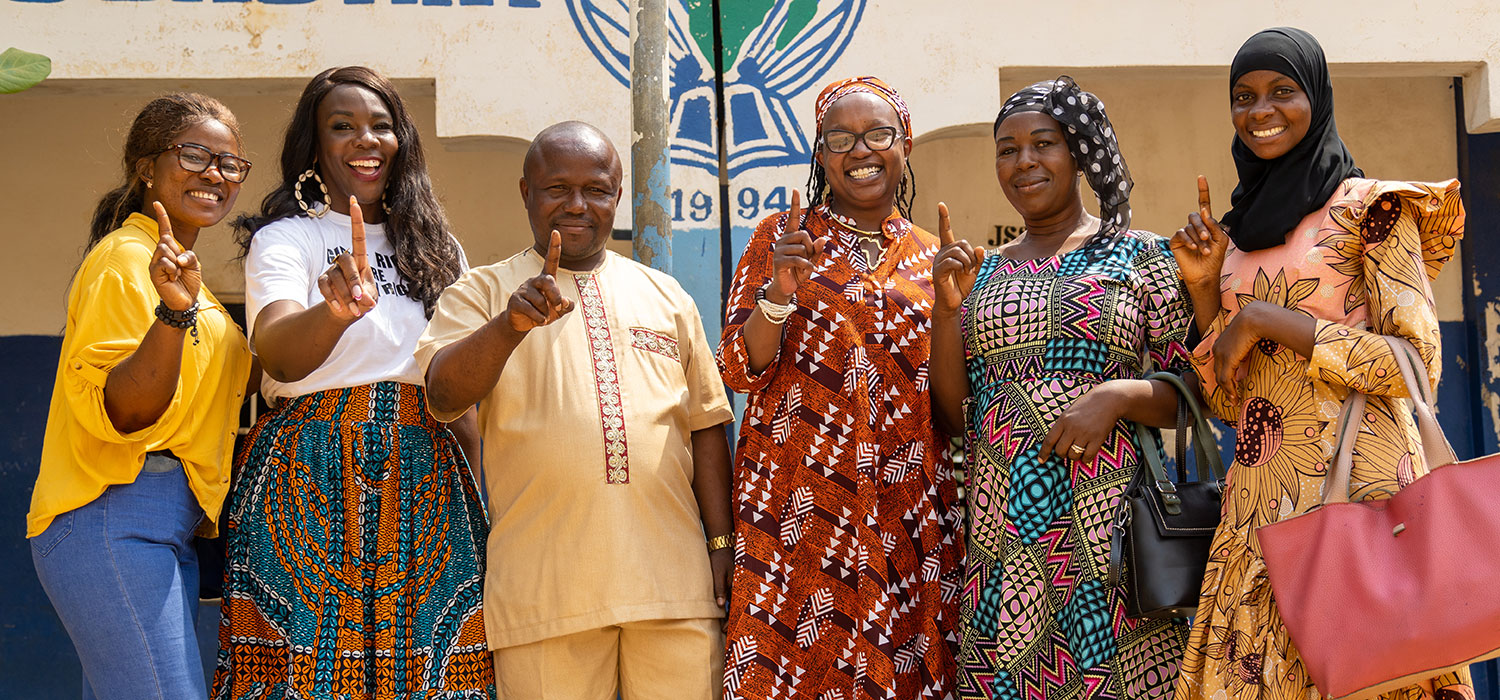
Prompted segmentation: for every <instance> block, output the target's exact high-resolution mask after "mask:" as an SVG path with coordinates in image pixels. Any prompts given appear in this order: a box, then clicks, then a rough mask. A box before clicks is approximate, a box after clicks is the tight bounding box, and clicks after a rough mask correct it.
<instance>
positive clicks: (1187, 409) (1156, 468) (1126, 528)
mask: <svg viewBox="0 0 1500 700" xmlns="http://www.w3.org/2000/svg"><path fill="white" fill-rule="evenodd" d="M1146 379H1157V380H1161V381H1164V382H1167V383H1169V384H1171V385H1172V386H1173V387H1175V388H1176V389H1177V393H1178V395H1179V396H1180V399H1179V401H1178V404H1177V416H1178V432H1177V446H1178V449H1177V481H1176V482H1173V481H1172V480H1171V479H1170V478H1168V476H1167V470H1166V467H1165V466H1164V465H1163V464H1162V455H1161V450H1160V448H1159V445H1160V438H1159V437H1158V436H1157V434H1156V432H1155V431H1153V430H1152V429H1151V428H1148V427H1146V426H1144V425H1141V424H1139V423H1137V424H1136V426H1135V429H1136V436H1137V437H1138V438H1139V441H1140V446H1141V455H1142V459H1141V463H1140V465H1139V467H1138V468H1137V470H1136V475H1135V478H1134V479H1133V480H1132V481H1131V484H1130V487H1129V488H1127V489H1126V491H1125V498H1124V499H1122V500H1121V501H1120V506H1119V509H1118V510H1117V511H1116V514H1115V520H1114V527H1113V533H1112V536H1111V538H1110V551H1109V570H1108V571H1107V572H1106V577H1107V582H1108V583H1109V585H1110V586H1111V587H1114V586H1116V585H1119V583H1120V581H1121V579H1122V577H1123V580H1124V582H1125V612H1126V614H1127V615H1129V616H1131V617H1154V618H1177V617H1189V616H1191V615H1193V614H1194V613H1195V612H1197V610H1198V594H1199V591H1200V589H1201V588H1202V586H1203V571H1204V569H1205V568H1207V567H1208V554H1209V549H1210V544H1211V543H1212V540H1213V536H1214V530H1215V529H1216V528H1218V526H1219V518H1220V514H1221V511H1220V508H1221V503H1222V501H1223V494H1224V463H1223V460H1222V459H1221V458H1220V456H1219V448H1218V445H1216V444H1215V443H1214V435H1213V431H1212V430H1210V429H1209V427H1208V419H1207V418H1205V417H1204V415H1203V409H1202V407H1200V406H1199V405H1198V402H1197V400H1195V399H1194V398H1193V394H1192V393H1191V392H1190V391H1188V388H1187V385H1186V384H1185V383H1184V382H1183V381H1182V378H1181V377H1179V376H1177V375H1175V374H1171V373H1169V372H1156V373H1154V374H1151V375H1149V376H1147V377H1146ZM1189 414H1191V416H1189ZM1189 417H1191V419H1192V424H1191V440H1192V443H1193V449H1194V452H1195V454H1196V456H1197V459H1198V473H1199V475H1200V477H1206V478H1205V479H1204V480H1202V481H1196V482H1189V481H1188V480H1187V469H1186V467H1185V466H1184V462H1185V461H1186V459H1185V458H1186V456H1187V454H1186V453H1187V450H1186V441H1187V440H1188V439H1189V437H1188V434H1187V433H1188V430H1187V428H1188V420H1187V419H1188V418H1189Z"/></svg>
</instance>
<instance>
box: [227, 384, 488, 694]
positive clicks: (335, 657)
mask: <svg viewBox="0 0 1500 700" xmlns="http://www.w3.org/2000/svg"><path fill="white" fill-rule="evenodd" d="M237 462H238V466H239V476H238V477H237V479H236V481H235V484H234V486H233V488H232V489H231V490H230V493H229V500H228V502H227V503H226V505H225V523H226V525H225V532H226V534H225V541H226V563H225V566H224V606H223V615H222V617H221V619H220V622H219V655H218V661H217V669H216V671H215V673H214V690H213V697H214V698H216V699H218V700H229V699H232V700H261V699H262V698H265V699H270V698H275V699H276V700H282V699H283V698H286V699H291V698H297V699H298V700H304V699H305V700H407V699H408V698H422V699H423V700H459V699H460V698H462V699H464V700H469V699H471V698H473V699H478V698H485V699H488V698H493V697H494V694H495V677H494V669H493V667H492V666H491V661H490V652H489V648H488V645H487V644H486V642H485V636H484V615H483V614H482V612H481V609H480V601H481V599H482V597H483V589H484V551H485V550H484V543H485V538H486V536H487V534H488V530H489V525H488V522H487V520H486V517H485V513H484V507H483V505H482V504H481V501H480V500H479V490H478V488H477V486H476V484H475V482H474V475H473V472H472V471H471V470H470V469H469V466H468V463H467V462H466V461H465V460H464V457H463V454H462V453H461V452H460V451H459V447H458V441H457V440H456V439H455V438H454V437H453V433H451V432H450V431H449V430H448V428H447V427H446V426H444V425H443V424H441V423H438V422H436V421H435V420H433V418H432V416H430V415H429V414H428V413H427V397H426V393H425V392H424V390H423V389H422V387H419V386H415V385H412V384H398V383H396V382H379V383H377V384H369V385H365V386H358V387H353V388H349V389H334V390H329V391H322V392H317V393H314V394H308V395H305V396H298V397H296V398H292V399H288V400H285V401H283V402H282V404H281V405H280V406H278V407H277V408H276V409H274V410H272V411H271V412H270V413H267V414H266V415H264V416H262V417H261V419H260V420H259V421H258V422H257V423H256V424H255V428H254V429H253V430H251V432H250V435H249V437H248V439H247V441H246V443H245V446H244V448H242V449H241V451H240V454H239V458H238V459H237Z"/></svg>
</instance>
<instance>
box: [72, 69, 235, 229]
mask: <svg viewBox="0 0 1500 700" xmlns="http://www.w3.org/2000/svg"><path fill="white" fill-rule="evenodd" d="M207 121H217V122H219V123H220V124H223V125H224V126H226V127H228V128H229V132H230V133H231V134H233V135H234V141H235V144H236V145H238V146H240V147H241V148H243V147H244V142H243V140H242V139H241V138H240V123H239V120H237V119H235V118H234V113H233V112H230V111H229V108H228V107H225V106H224V105H223V103H221V102H219V101H218V100H216V99H214V98H212V97H209V96H207V95H200V94H198V93H196V92H174V93H172V94H170V95H162V96H161V97H158V98H156V99H154V100H152V101H150V102H148V103H146V106H145V107H142V108H141V111H140V112H138V113H137V114H136V115H135V121H133V122H131V124H130V135H129V136H127V137H125V152H124V153H123V154H122V155H121V158H120V165H121V168H120V170H121V172H120V182H119V184H118V185H116V186H115V188H114V189H112V190H110V191H109V192H106V193H105V194H104V196H103V197H100V198H99V203H98V204H96V205H94V218H93V221H92V222H91V223H90V224H89V242H88V246H87V248H93V247H94V244H95V243H98V242H99V239H101V238H104V236H105V235H107V234H108V233H109V232H110V231H113V230H115V229H117V228H119V227H120V224H122V223H124V222H125V219H126V217H128V216H130V215H131V214H133V213H135V212H145V210H146V182H145V181H144V180H142V179H141V177H140V172H139V171H138V170H137V168H139V167H140V163H141V161H143V160H148V159H150V158H153V157H155V156H157V155H158V154H160V153H161V152H162V151H165V150H167V149H168V148H170V147H171V146H172V141H173V140H175V139H176V138H177V137H178V136H181V135H182V133H183V132H184V131H187V130H188V129H191V128H193V127H195V126H197V125H199V124H202V123H204V122H207Z"/></svg>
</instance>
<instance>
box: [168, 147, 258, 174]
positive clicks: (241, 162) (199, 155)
mask: <svg viewBox="0 0 1500 700" xmlns="http://www.w3.org/2000/svg"><path fill="white" fill-rule="evenodd" d="M172 150H175V151H177V164H178V165H180V166H182V169H183V170H186V171H188V172H190V173H201V172H205V171H207V170H208V168H209V166H214V167H217V168H218V169H219V175H221V176H223V178H224V179H225V180H228V181H229V182H244V181H245V178H246V177H249V176H250V161H248V160H245V159H244V158H241V157H239V156H237V155H234V154H233V153H214V152H213V151H210V150H208V148H206V147H204V146H199V145H198V144H196V143H178V144H173V145H171V146H167V147H166V148H163V149H162V150H161V153H166V152H167V151H172ZM161 153H158V154H157V155H161Z"/></svg>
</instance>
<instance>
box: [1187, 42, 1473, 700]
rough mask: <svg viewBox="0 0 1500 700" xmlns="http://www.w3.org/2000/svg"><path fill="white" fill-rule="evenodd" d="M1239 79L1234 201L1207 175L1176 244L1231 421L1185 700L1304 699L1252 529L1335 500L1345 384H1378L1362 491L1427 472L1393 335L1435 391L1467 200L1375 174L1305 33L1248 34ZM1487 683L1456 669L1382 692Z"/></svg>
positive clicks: (1359, 480) (1208, 382)
mask: <svg viewBox="0 0 1500 700" xmlns="http://www.w3.org/2000/svg"><path fill="white" fill-rule="evenodd" d="M1230 86H1231V87H1230V113H1231V118H1232V121H1233V123H1234V130H1235V141H1234V143H1233V146H1232V149H1231V150H1232V152H1233V155H1234V160H1235V166H1236V168H1237V169H1238V171H1239V176H1240V182H1239V185H1238V187H1236V188H1235V190H1234V195H1233V197H1232V199H1231V202H1232V204H1233V209H1232V210H1231V211H1230V212H1229V213H1227V214H1225V215H1224V220H1223V226H1222V228H1221V227H1220V225H1219V224H1218V223H1217V222H1215V221H1214V219H1213V217H1212V215H1211V211H1210V207H1209V201H1208V185H1207V183H1206V182H1205V181H1204V180H1203V179H1202V178H1199V182H1198V188H1199V205H1200V211H1199V212H1197V213H1194V214H1192V215H1190V216H1189V217H1188V225H1187V226H1186V227H1184V228H1183V229H1181V230H1179V231H1178V232H1177V235H1176V237H1174V238H1173V241H1172V248H1173V253H1174V254H1175V255H1176V257H1177V259H1178V265H1179V268H1180V269H1181V273H1182V276H1183V279H1184V281H1185V282H1186V283H1187V286H1188V289H1189V292H1190V294H1191V295H1192V298H1193V305H1194V311H1195V314H1196V318H1197V324H1198V329H1199V331H1200V332H1201V333H1202V334H1203V340H1202V342H1201V343H1200V344H1199V345H1198V347H1197V350H1196V352H1195V353H1194V355H1193V358H1192V360H1193V364H1194V366H1195V368H1196V369H1197V371H1198V376H1199V379H1200V380H1201V382H1202V387H1203V393H1204V395H1205V397H1206V399H1207V401H1208V403H1209V405H1210V406H1211V407H1212V408H1213V410H1214V412H1215V413H1216V414H1218V416H1219V417H1220V418H1222V419H1224V420H1225V421H1226V422H1228V423H1230V424H1232V425H1234V426H1235V427H1236V429H1237V440H1236V444H1235V450H1234V451H1235V455H1234V457H1235V458H1234V463H1233V465H1232V466H1231V467H1230V470H1229V483H1228V487H1227V488H1226V490H1225V497H1224V519H1223V522H1222V523H1221V524H1220V525H1219V530H1218V532H1217V533H1216V534H1215V537H1214V544H1213V554H1212V557H1211V559H1210V561H1209V564H1208V570H1207V572H1206V574H1205V575H1204V582H1203V594H1202V598H1201V600H1200V603H1199V607H1198V616H1197V618H1196V619H1195V620H1194V621H1193V628H1192V631H1191V633H1190V634H1189V637H1188V649H1187V653H1186V656H1185V658H1184V660H1183V665H1182V675H1181V676H1180V677H1179V680H1178V683H1177V692H1176V698H1177V700H1188V699H1189V698H1213V699H1215V700H1218V699H1221V698H1245V699H1247V700H1255V699H1261V700H1305V699H1306V698H1309V697H1311V698H1316V697H1317V689H1316V688H1315V687H1314V686H1313V684H1312V681H1311V680H1310V679H1309V678H1308V676H1307V671H1306V668H1305V667H1304V666H1303V664H1302V661H1301V659H1300V656H1299V655H1298V653H1297V648H1296V646H1295V645H1294V644H1293V642H1292V640H1291V639H1290V638H1289V637H1288V634H1287V630H1286V627H1285V625H1284V624H1283V623H1282V620H1281V617H1280V614H1279V612H1278V610H1277V607H1276V601H1275V599H1274V596H1273V595H1272V592H1271V586H1270V583H1269V581H1268V579H1267V578H1266V566H1265V562H1264V561H1263V560H1262V559H1261V555H1260V547H1259V544H1258V543H1257V542H1256V540H1255V536H1254V535H1255V530H1256V528H1259V527H1261V526H1263V525H1267V524H1269V523H1274V522H1277V521H1278V520H1281V519H1283V518H1286V517H1290V516H1293V515H1297V514H1300V513H1304V512H1306V511H1307V510H1308V509H1310V508H1312V507H1313V506H1315V505H1317V504H1319V503H1321V502H1322V489H1323V482H1324V477H1325V474H1326V472H1327V469H1328V460H1329V458H1330V456H1331V454H1332V451H1333V443H1332V437H1333V429H1334V426H1333V424H1332V423H1333V421H1334V419H1335V418H1336V417H1337V415H1338V412H1339V408H1340V405H1341V404H1342V402H1343V401H1344V399H1345V397H1347V396H1349V394H1350V392H1353V391H1359V392H1364V393H1365V394H1368V395H1369V408H1368V409H1367V413H1366V416H1365V421H1364V425H1363V426H1361V433H1360V436H1359V439H1358V442H1356V445H1355V448H1354V475H1353V479H1352V481H1353V483H1354V485H1355V489H1354V491H1353V492H1352V493H1351V494H1350V497H1351V498H1353V499H1361V500H1374V499H1379V498H1387V497H1389V495H1390V493H1391V492H1394V491H1396V490H1399V489H1400V488H1402V487H1403V486H1405V485H1407V484H1409V483H1411V481H1412V480H1413V479H1416V478H1417V477H1419V476H1421V475H1423V474H1425V473H1426V472H1427V468H1426V466H1425V465H1424V464H1423V463H1422V450H1421V447H1420V443H1419V442H1418V438H1417V433H1416V428H1415V427H1414V425H1413V423H1412V419H1411V416H1410V415H1409V413H1408V412H1407V411H1406V410H1405V408H1403V407H1402V405H1401V404H1400V403H1398V402H1396V401H1395V399H1397V398H1401V397H1404V396H1405V394H1406V387H1405V385H1404V384H1403V383H1402V381H1401V374H1400V372H1399V371H1397V370H1396V364H1395V362H1394V358H1393V357H1392V356H1391V352H1390V350H1389V348H1388V346H1387V345H1386V343H1385V341H1384V340H1382V339H1381V336H1384V335H1399V336H1402V337H1404V338H1406V339H1407V340H1409V341H1411V343H1412V344H1413V345H1415V346H1416V347H1417V349H1418V351H1419V352H1420V353H1421V355H1422V359H1423V361H1424V362H1425V363H1426V365H1427V373H1428V376H1429V379H1430V380H1431V381H1432V383H1433V385H1434V386H1436V385H1437V380H1438V371H1439V366H1440V362H1439V359H1438V358H1439V352H1438V343H1439V338H1438V324H1437V318H1436V315H1435V313H1434V309H1433V298H1432V288H1431V281H1432V279H1433V278H1435V277H1436V276H1437V274H1438V272H1439V271H1440V270H1441V269H1442V267H1443V264H1444V263H1446V262H1447V261H1448V259H1449V258H1450V257H1451V256H1452V254H1453V248H1454V246H1455V245H1456V243H1457V241H1458V239H1459V238H1460V237H1461V236H1462V235H1463V222H1464V214H1463V205H1462V203H1461V202H1460V200H1459V196H1458V182H1457V181H1454V180H1449V181H1447V182H1443V183H1436V184H1424V183H1408V182H1396V181H1379V180H1370V179H1366V178H1365V177H1364V173H1363V172H1362V171H1361V170H1360V169H1359V168H1357V167H1355V165H1354V158H1353V156H1351V155H1350V154H1349V151H1348V150H1347V149H1346V148H1345V147H1344V144H1343V142H1342V141H1341V140H1340V139H1339V136H1338V130H1337V129H1336V127H1335V126H1334V120H1333V94H1332V89H1333V88H1332V84H1331V82H1330V81H1329V78H1328V66H1327V63H1326V62H1325V61H1324V58H1323V50H1322V48H1321V47H1320V46H1319V45H1318V43H1317V40H1315V39H1314V38H1313V37H1312V36H1311V35H1309V34H1307V33H1306V32H1303V31H1301V30H1298V29H1291V28H1276V29H1268V30H1265V31H1263V32H1260V33H1258V34H1256V35H1255V36H1253V37H1251V38H1250V39H1249V40H1248V41H1246V42H1245V45H1244V46H1242V47H1241V48H1240V51H1239V53H1238V54H1237V55H1236V56H1235V59H1234V63H1233V65H1232V66H1231V69H1230ZM1329 614H1338V611H1329ZM1473 694H1474V691H1473V687H1472V684H1471V683H1470V680H1469V675H1468V673H1467V672H1462V673H1453V674H1446V675H1443V676H1440V677H1436V678H1432V679H1430V680H1429V681H1427V682H1424V683H1422V684H1419V685H1415V686H1411V687H1409V688H1405V689H1402V690H1399V691H1395V692H1393V693H1390V694H1388V695H1386V696H1384V697H1387V698H1401V699H1403V700H1418V699H1420V698H1431V697H1436V698H1442V699H1444V700H1458V699H1461V698H1472V697H1473Z"/></svg>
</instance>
